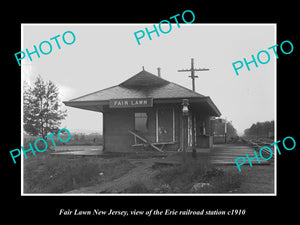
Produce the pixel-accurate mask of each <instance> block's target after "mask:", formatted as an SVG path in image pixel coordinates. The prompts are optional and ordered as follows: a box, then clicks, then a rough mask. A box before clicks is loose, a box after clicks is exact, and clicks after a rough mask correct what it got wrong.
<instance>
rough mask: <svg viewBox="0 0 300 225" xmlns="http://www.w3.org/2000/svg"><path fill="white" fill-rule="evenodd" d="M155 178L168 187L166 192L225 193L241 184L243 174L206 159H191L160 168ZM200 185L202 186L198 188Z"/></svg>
mask: <svg viewBox="0 0 300 225" xmlns="http://www.w3.org/2000/svg"><path fill="white" fill-rule="evenodd" d="M156 179H158V180H159V181H160V182H161V185H162V186H168V187H169V189H167V188H165V189H166V191H168V192H174V193H195V192H196V193H198V192H199V193H207V192H208V193H226V192H233V191H234V190H236V189H237V188H239V187H240V186H241V184H242V180H243V175H241V174H237V173H234V172H231V171H225V170H224V169H223V168H221V167H216V166H214V165H211V164H210V163H208V162H207V161H201V160H197V161H195V160H192V161H190V162H189V163H187V164H184V165H180V166H175V167H171V168H164V169H160V171H159V172H158V174H157V175H156ZM197 184H198V187H196V186H197ZM194 185H195V186H194ZM201 185H203V187H200V188H199V186H201Z"/></svg>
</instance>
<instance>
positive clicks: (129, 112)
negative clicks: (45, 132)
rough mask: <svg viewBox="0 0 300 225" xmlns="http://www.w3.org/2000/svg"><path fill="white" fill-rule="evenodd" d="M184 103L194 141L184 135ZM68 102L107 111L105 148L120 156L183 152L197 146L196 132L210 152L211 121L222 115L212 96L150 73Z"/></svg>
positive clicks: (199, 139)
mask: <svg viewBox="0 0 300 225" xmlns="http://www.w3.org/2000/svg"><path fill="white" fill-rule="evenodd" d="M183 99H186V100H187V101H188V103H189V106H188V109H189V112H188V135H187V137H188V140H184V139H186V138H184V134H183V130H184V129H183V115H182V114H183V112H182V108H183V106H182V102H183ZM64 104H65V105H67V106H70V107H75V108H80V109H86V110H91V111H96V112H102V113H103V147H104V150H105V151H116V152H119V151H131V150H132V149H133V148H135V147H138V146H142V147H146V146H147V147H149V148H153V149H157V150H160V151H165V150H179V149H182V147H183V146H182V145H183V143H187V144H188V146H191V145H192V139H193V137H192V135H193V133H194V140H195V146H196V147H198V148H210V147H212V143H213V140H212V127H211V123H210V119H211V118H212V117H219V116H220V115H221V113H220V111H219V110H218V108H217V107H216V106H215V104H214V103H213V102H212V100H211V99H210V97H207V96H203V95H201V94H199V93H196V92H194V91H191V90H189V89H187V88H185V87H182V86H180V85H178V84H175V83H172V82H169V81H167V80H165V79H162V78H161V77H160V76H156V75H154V74H152V73H149V72H147V71H145V70H142V71H141V72H139V73H138V74H136V75H134V76H132V77H131V78H129V79H128V80H126V81H124V82H122V83H120V84H119V85H116V86H113V87H110V88H106V89H103V90H100V91H97V92H94V93H91V94H87V95H84V96H81V97H78V98H75V99H72V100H70V101H66V102H64ZM192 114H193V115H194V121H192V119H191V118H192V116H191V115H192ZM192 122H194V124H193V125H194V132H192ZM184 141H185V142H184Z"/></svg>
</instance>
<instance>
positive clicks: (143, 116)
mask: <svg viewBox="0 0 300 225" xmlns="http://www.w3.org/2000/svg"><path fill="white" fill-rule="evenodd" d="M134 129H135V130H136V131H147V130H148V115H147V113H134Z"/></svg>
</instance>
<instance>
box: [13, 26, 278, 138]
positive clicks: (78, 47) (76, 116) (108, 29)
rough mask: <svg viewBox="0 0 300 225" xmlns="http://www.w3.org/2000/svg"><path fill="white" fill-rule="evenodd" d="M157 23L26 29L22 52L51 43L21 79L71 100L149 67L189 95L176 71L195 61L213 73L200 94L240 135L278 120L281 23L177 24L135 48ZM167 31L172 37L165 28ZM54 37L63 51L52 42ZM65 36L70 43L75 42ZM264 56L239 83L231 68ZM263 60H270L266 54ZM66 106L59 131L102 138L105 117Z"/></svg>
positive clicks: (205, 76)
mask: <svg viewBox="0 0 300 225" xmlns="http://www.w3.org/2000/svg"><path fill="white" fill-rule="evenodd" d="M153 24H154V23H153ZM153 24H22V41H21V51H25V49H28V50H29V52H31V51H33V50H34V47H33V45H36V46H37V47H38V46H39V44H40V43H41V42H43V41H49V42H50V43H51V44H52V52H51V53H50V54H48V55H43V54H41V53H40V58H38V57H37V55H36V54H32V55H31V57H32V61H30V60H29V58H28V56H26V57H25V58H24V59H23V60H22V65H21V77H22V80H23V81H24V80H26V81H27V82H28V83H29V84H32V83H33V82H34V80H35V79H36V77H37V76H38V75H41V76H42V78H43V79H44V80H52V81H53V82H54V83H55V84H56V85H57V86H58V87H59V92H60V98H61V100H62V101H67V100H71V99H73V98H76V97H80V96H82V95H85V94H89V93H92V92H95V91H98V90H101V89H104V88H108V87H111V86H114V85H118V84H120V83H121V82H123V81H125V80H126V79H128V78H130V77H131V76H133V75H135V74H137V73H138V72H140V71H141V70H142V66H144V68H145V70H147V71H148V72H151V73H153V74H157V68H158V67H160V68H161V76H162V78H164V79H166V80H168V81H171V82H174V83H177V84H180V85H182V86H184V87H187V88H190V89H191V88H192V81H191V79H190V78H189V77H188V76H189V75H190V74H189V73H183V72H178V71H177V70H179V69H189V68H190V66H191V58H194V64H195V68H209V71H201V72H196V75H198V76H199V78H197V79H196V85H195V86H196V92H198V93H200V94H202V95H205V96H209V97H210V98H211V99H212V101H213V102H214V103H215V105H216V106H217V107H218V109H219V110H220V111H221V113H222V115H221V117H222V118H226V119H227V120H228V121H231V122H232V125H233V126H234V127H235V128H236V129H237V131H238V133H239V134H242V133H243V131H244V130H245V129H246V128H248V127H250V126H251V125H252V124H253V123H256V122H263V121H270V120H274V119H275V116H276V109H275V107H276V102H275V101H276V99H275V98H276V89H275V88H276V85H275V82H276V57H275V55H274V53H273V51H272V50H268V48H269V47H271V46H273V45H275V44H276V24H194V23H192V24H184V23H182V24H180V28H178V27H177V25H176V23H175V24H172V29H171V31H170V32H169V33H167V34H163V33H161V32H159V34H160V36H159V37H158V36H157V35H156V34H155V33H152V34H151V37H152V40H149V38H148V37H147V35H145V37H144V38H143V39H140V42H141V44H140V45H138V43H137V41H136V39H135V37H134V32H137V31H139V30H143V31H144V32H145V27H147V28H148V29H149V30H151V29H153ZM155 24H156V26H158V24H157V22H156V23H155ZM162 28H163V30H168V25H166V27H164V26H163V27H162ZM66 31H72V32H73V33H74V34H75V37H76V40H75V42H74V43H73V44H71V45H67V44H65V43H64V42H63V40H62V35H63V34H64V33H65V32H66ZM57 35H60V37H59V38H57V40H58V41H59V43H60V47H61V49H58V48H57V45H56V43H55V40H50V38H52V37H55V36H57ZM65 37H66V41H67V42H68V41H71V39H72V38H71V36H70V35H66V36H65ZM43 47H44V51H47V46H46V45H43ZM261 50H266V51H268V52H269V54H270V61H269V62H268V63H266V64H260V63H259V62H258V61H257V63H258V67H257V68H256V67H255V65H254V64H253V63H251V64H249V67H250V71H248V70H247V69H246V66H244V68H242V69H241V70H239V76H237V75H236V73H235V71H234V69H233V66H232V63H233V62H236V61H239V60H240V61H243V59H244V58H246V60H247V61H251V60H252V59H251V55H252V54H253V55H254V56H255V57H257V53H258V52H260V51H261ZM260 57H261V58H260V59H261V61H266V60H267V59H266V58H265V54H261V56H260ZM256 60H257V59H256ZM278 60H280V59H278ZM16 63H17V61H16ZM63 107H64V109H67V113H68V116H67V118H66V119H65V120H64V121H63V122H62V126H64V127H66V128H67V129H69V130H70V131H71V132H72V131H77V130H82V131H84V130H85V131H98V132H102V115H101V113H97V112H92V111H88V110H82V109H76V108H72V107H67V106H63Z"/></svg>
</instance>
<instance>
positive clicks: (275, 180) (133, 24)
mask: <svg viewBox="0 0 300 225" xmlns="http://www.w3.org/2000/svg"><path fill="white" fill-rule="evenodd" d="M149 24H151V23H130V24H118V23H114V24H109V23H103V24H101V23H95V24H85V23H74V24H73V23H71V24H60V23H59V24H55V23H40V24H32V23H22V24H21V49H24V45H23V38H24V35H23V31H24V30H23V27H24V25H30V26H35V25H36V26H41V25H44V26H79V25H81V26H120V25H125V26H136V25H149ZM153 24H156V23H153ZM151 25H152V24H151ZM174 25H175V24H174ZM199 25H200V26H226V25H230V26H241V25H242V26H253V25H255V26H271V25H273V26H275V32H274V35H275V43H274V44H276V43H277V23H263V24H257V23H226V24H222V23H221V24H218V23H212V24H210V23H204V24H198V23H193V24H180V26H199ZM21 65H22V62H21ZM276 65H277V59H276V60H275V63H274V66H275V93H274V95H275V119H274V126H275V136H274V142H275V141H276V140H277V66H276ZM23 83H24V77H23V75H22V67H21V144H22V146H23V91H24V90H23ZM274 155H275V157H274V167H275V168H274V193H245V194H244V193H237V194H228V193H224V194H218V193H216V194H213V193H209V194H165V193H164V194H96V193H95V194H89V193H87V194H67V193H61V194H58V193H57V194H56V193H55V194H53V193H48V194H47V193H43V194H33V193H30V194H27V193H24V189H23V186H24V185H23V175H24V172H23V158H24V157H23V154H21V196H191V197H193V196H277V151H275V150H274Z"/></svg>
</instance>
